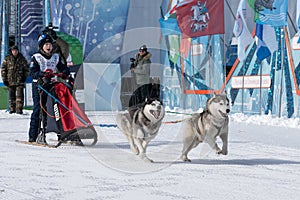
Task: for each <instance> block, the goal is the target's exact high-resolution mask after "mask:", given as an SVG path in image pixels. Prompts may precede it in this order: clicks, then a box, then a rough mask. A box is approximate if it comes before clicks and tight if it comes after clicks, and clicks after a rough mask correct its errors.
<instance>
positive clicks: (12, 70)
mask: <svg viewBox="0 0 300 200" xmlns="http://www.w3.org/2000/svg"><path fill="white" fill-rule="evenodd" d="M28 71H29V69H28V63H27V60H26V59H25V57H24V56H23V55H22V53H20V52H19V49H18V47H17V46H12V47H11V48H10V52H9V54H8V55H7V56H6V57H5V59H4V61H3V63H2V69H1V75H2V80H3V83H4V85H5V86H7V87H8V91H9V110H10V111H9V113H10V114H12V113H17V114H23V106H24V86H25V81H26V78H27V76H28Z"/></svg>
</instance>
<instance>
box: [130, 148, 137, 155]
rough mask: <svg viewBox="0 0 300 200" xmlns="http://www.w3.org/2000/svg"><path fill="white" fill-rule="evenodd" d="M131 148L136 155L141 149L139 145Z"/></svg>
mask: <svg viewBox="0 0 300 200" xmlns="http://www.w3.org/2000/svg"><path fill="white" fill-rule="evenodd" d="M130 149H131V150H132V152H133V153H134V154H135V155H138V154H139V149H138V148H137V147H130Z"/></svg>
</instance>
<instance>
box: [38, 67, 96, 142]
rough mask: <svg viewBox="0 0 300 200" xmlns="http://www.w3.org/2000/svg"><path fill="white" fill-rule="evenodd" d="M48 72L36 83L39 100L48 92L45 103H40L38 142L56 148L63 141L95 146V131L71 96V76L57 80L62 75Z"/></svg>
mask: <svg viewBox="0 0 300 200" xmlns="http://www.w3.org/2000/svg"><path fill="white" fill-rule="evenodd" d="M50 74H51V75H50V77H49V76H48V78H47V79H45V78H44V79H43V80H40V81H39V83H38V88H39V92H40V97H41V98H40V101H42V95H44V93H46V94H47V100H46V104H44V105H43V103H42V102H40V105H41V112H40V115H39V116H40V117H39V122H40V123H39V124H40V126H39V129H38V131H39V135H38V138H37V143H39V144H45V145H49V146H55V147H58V146H60V145H61V144H62V143H70V144H72V145H79V146H93V145H95V144H96V143H97V140H98V136H97V132H96V130H95V128H94V126H93V124H92V123H91V121H90V120H89V119H88V117H87V116H86V114H85V113H84V112H83V110H82V109H81V108H80V107H79V105H78V103H77V101H76V99H75V98H74V97H73V95H72V89H73V84H74V82H72V81H71V80H70V79H66V81H59V80H61V77H62V74H54V73H52V72H51V73H50ZM51 133H52V134H51ZM53 133H54V134H53ZM50 135H51V137H48V136H50ZM53 136H56V137H53ZM48 138H49V139H48Z"/></svg>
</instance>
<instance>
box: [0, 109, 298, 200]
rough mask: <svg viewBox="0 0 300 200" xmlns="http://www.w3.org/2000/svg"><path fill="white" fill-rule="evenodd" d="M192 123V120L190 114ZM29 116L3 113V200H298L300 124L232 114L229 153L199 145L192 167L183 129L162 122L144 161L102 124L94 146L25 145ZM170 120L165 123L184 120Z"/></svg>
mask: <svg viewBox="0 0 300 200" xmlns="http://www.w3.org/2000/svg"><path fill="white" fill-rule="evenodd" d="M88 115H89V118H90V119H91V121H92V122H93V123H95V124H114V123H115V122H114V115H115V113H113V112H95V113H93V112H90V113H88ZM184 117H186V116H184ZM29 118H30V111H25V115H22V116H21V115H16V114H13V115H10V114H8V113H6V112H5V111H3V110H2V111H0V126H1V130H0V152H1V153H0V155H1V156H0V166H1V170H0V199H5V200H6V199H8V200H10V199H97V200H98V199H104V200H105V199H123V200H127V199H143V200H145V199H151V200H152V199H157V200H169V199H176V200H177V199H188V200H193V199H195V200H196V199H197V200H198V199H238V200H241V199H264V200H266V199H272V200H275V199H278V200H279V199H280V200H282V199H298V198H299V196H300V190H299V185H300V156H299V155H300V144H299V143H300V123H299V119H284V118H281V119H279V118H274V117H271V116H251V117H247V116H245V115H242V114H234V115H230V133H229V154H228V155H227V156H221V155H216V154H215V153H214V152H212V151H211V150H210V149H209V147H208V146H207V145H206V144H204V145H199V146H198V147H197V148H196V149H194V150H192V151H191V154H190V158H191V159H192V162H191V163H184V162H182V161H181V160H179V156H180V153H181V148H182V143H181V133H180V131H179V129H180V126H181V123H177V124H164V125H163V127H162V128H161V130H160V132H159V135H158V136H157V137H156V138H155V139H154V140H153V141H152V142H151V143H150V146H149V149H148V150H149V154H148V155H149V158H151V159H153V160H154V163H145V162H144V161H141V160H140V159H139V158H137V157H136V156H135V155H133V153H131V151H130V150H129V145H128V143H127V142H126V138H125V136H124V135H123V134H122V133H121V132H120V131H119V130H118V129H117V128H100V127H99V126H96V130H97V132H98V134H99V141H98V143H97V144H96V146H94V147H90V148H87V147H74V146H65V145H64V146H61V147H59V148H57V149H53V148H52V149H51V148H45V147H36V146H30V145H25V144H20V143H16V142H15V140H16V139H19V140H27V132H28V126H29ZM182 118H183V116H181V115H173V114H168V115H167V116H166V118H165V121H172V120H178V119H182Z"/></svg>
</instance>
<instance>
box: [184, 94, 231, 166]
mask: <svg viewBox="0 0 300 200" xmlns="http://www.w3.org/2000/svg"><path fill="white" fill-rule="evenodd" d="M229 112H230V106H229V101H228V98H227V96H226V94H220V95H215V94H214V95H213V96H212V97H211V98H209V99H208V100H207V102H206V109H205V110H204V111H203V112H202V113H197V114H194V115H192V117H191V118H189V119H187V120H185V121H184V122H183V123H184V124H183V131H184V133H183V149H182V155H181V159H182V160H183V161H191V160H190V159H188V157H187V154H188V153H189V151H190V150H191V149H192V148H194V147H196V146H198V144H199V143H201V142H203V141H205V142H207V143H208V144H209V146H210V147H211V148H212V149H214V150H215V151H216V153H218V154H223V155H227V153H228V152H227V143H228V113H229ZM218 136H219V137H220V138H221V140H222V142H223V146H222V149H220V148H219V147H218V145H217V143H216V138H217V137H218Z"/></svg>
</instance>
